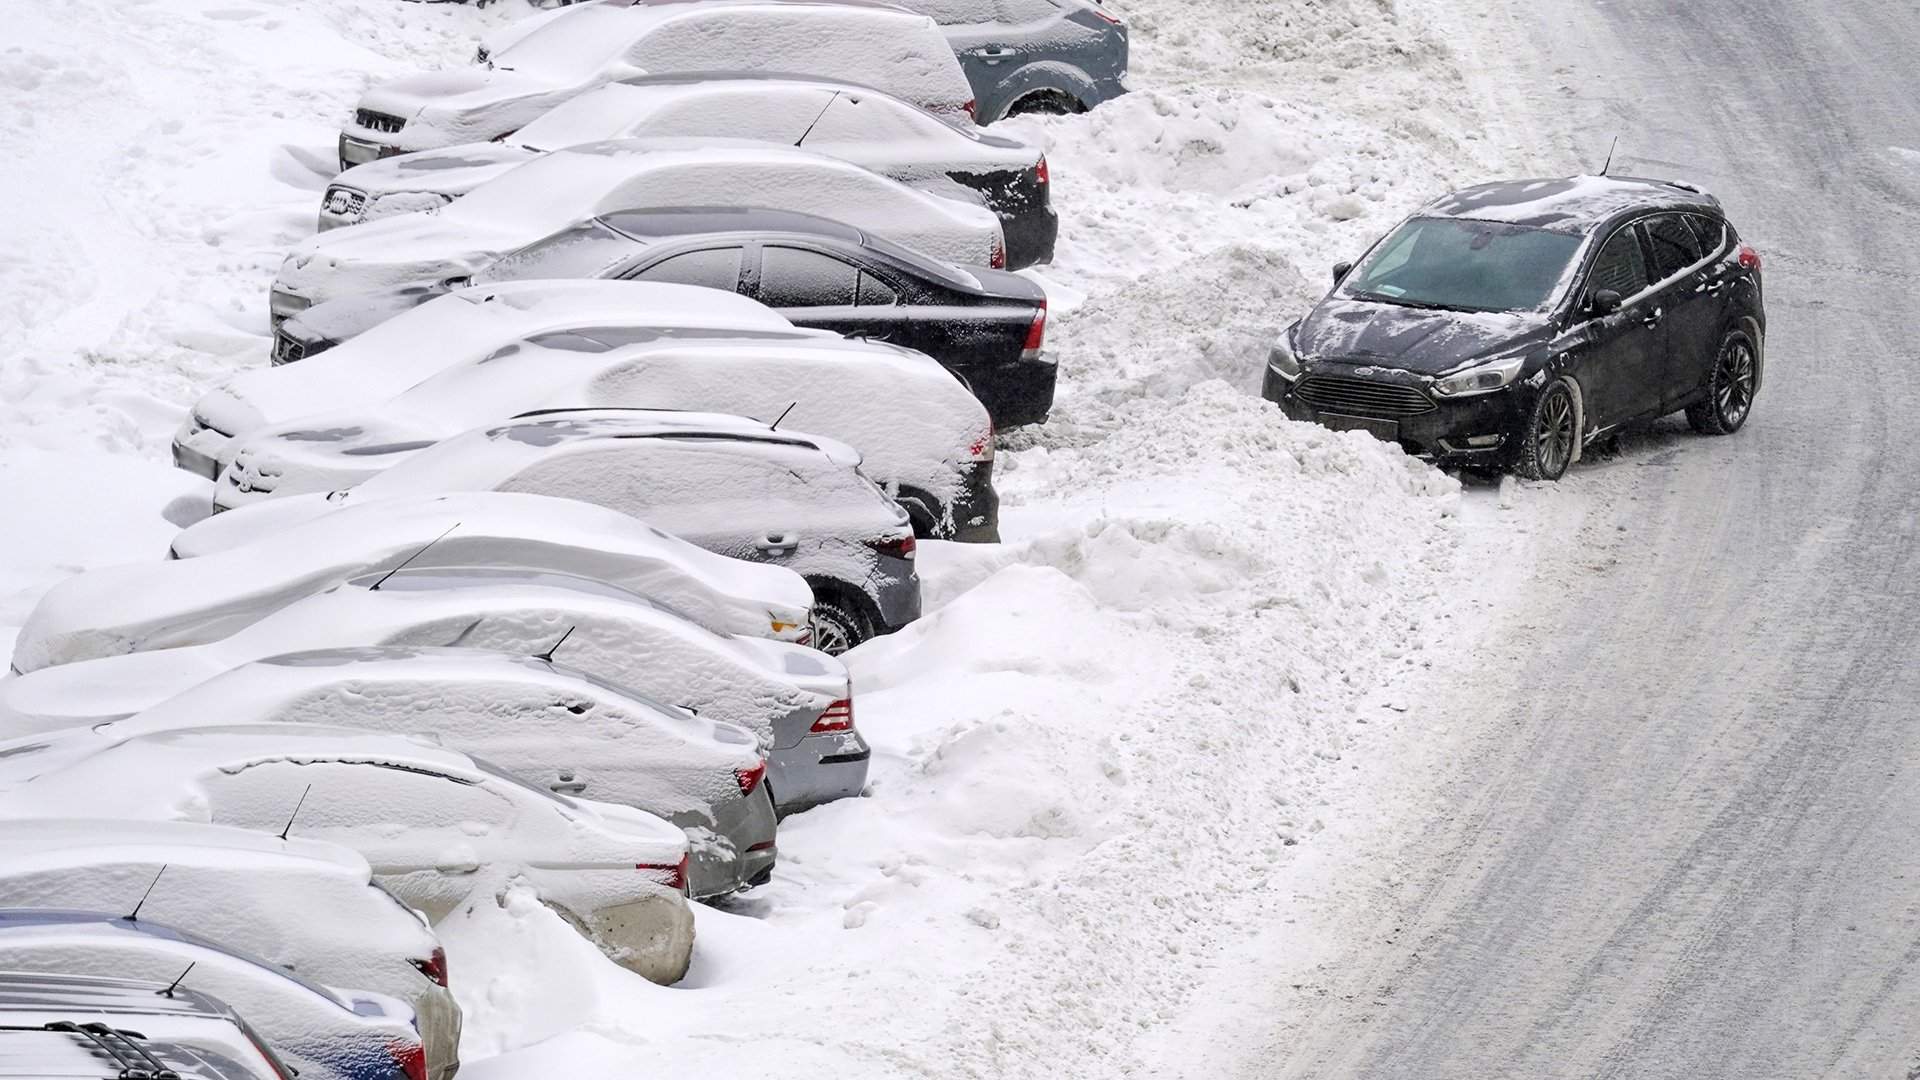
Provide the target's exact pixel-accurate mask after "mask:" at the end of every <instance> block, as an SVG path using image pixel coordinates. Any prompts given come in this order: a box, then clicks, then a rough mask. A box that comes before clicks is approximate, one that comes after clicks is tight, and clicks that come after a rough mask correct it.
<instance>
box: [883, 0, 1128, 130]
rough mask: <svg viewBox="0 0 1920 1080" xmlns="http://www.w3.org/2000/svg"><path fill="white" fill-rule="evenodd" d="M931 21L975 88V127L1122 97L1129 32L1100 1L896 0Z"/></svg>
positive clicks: (1070, 110)
mask: <svg viewBox="0 0 1920 1080" xmlns="http://www.w3.org/2000/svg"><path fill="white" fill-rule="evenodd" d="M898 3H899V6H901V7H903V8H906V9H907V10H908V11H917V12H920V13H921V14H923V15H929V16H931V17H932V18H933V19H934V21H936V22H938V23H939V24H940V29H941V30H942V31H943V32H944V33H945V34H946V35H947V41H948V42H949V43H950V44H952V46H953V51H954V52H955V53H956V54H958V55H959V57H960V66H961V67H962V68H964V69H965V70H966V73H967V81H968V82H969V83H971V84H972V85H973V96H974V98H975V100H976V102H977V104H976V106H975V109H974V111H975V113H976V114H977V115H978V117H979V119H980V122H981V123H983V124H985V123H990V122H992V121H995V120H999V119H1002V118H1003V117H1008V116H1017V115H1020V114H1021V113H1078V112H1086V111H1087V110H1088V109H1091V108H1093V107H1094V106H1095V105H1098V104H1100V103H1101V102H1103V101H1106V100H1107V99H1109V98H1113V97H1118V96H1119V95H1121V94H1124V93H1126V92H1127V83H1126V79H1127V24H1126V23H1125V22H1123V21H1122V20H1121V19H1120V17H1119V16H1117V15H1115V14H1113V13H1112V12H1110V11H1108V10H1106V9H1105V8H1103V7H1101V6H1100V4H1099V2H1098V0H898Z"/></svg>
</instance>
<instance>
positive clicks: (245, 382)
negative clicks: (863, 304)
mask: <svg viewBox="0 0 1920 1080" xmlns="http://www.w3.org/2000/svg"><path fill="white" fill-rule="evenodd" d="M438 292H444V290H436V294H434V296H420V298H415V300H413V304H407V307H405V315H403V317H401V313H397V311H396V315H394V317H392V319H386V321H382V323H380V327H378V329H376V331H374V329H369V327H359V329H369V332H367V334H361V336H359V338H357V340H355V344H353V348H348V350H338V352H334V350H326V352H328V356H326V359H324V361H321V359H319V357H311V359H305V357H303V356H301V352H300V350H294V348H288V346H286V340H288V338H278V336H276V338H275V342H276V344H275V356H273V367H265V369H255V371H244V373H240V375H236V377H232V379H228V380H227V382H221V384H219V386H215V388H213V390H209V392H205V394H202V398H200V400H198V402H194V407H192V411H190V413H188V417H186V421H184V423H182V425H180V430H179V432H175V436H173V463H175V465H179V467H182V469H186V471H190V473H198V475H202V477H205V479H209V480H211V479H215V477H219V471H221V469H223V467H225V465H227V461H230V459H232V440H234V436H240V434H246V432H250V430H253V429H257V427H261V425H269V423H276V421H288V419H294V417H300V415H305V413H313V411H319V409H330V407H340V405H351V404H355V402H365V400H374V398H382V396H392V394H399V392H401V390H405V388H407V386H413V384H415V382H419V380H422V379H426V377H430V375H436V373H438V371H444V369H445V367H449V365H453V363H459V361H465V359H480V357H486V356H492V354H493V352H497V350H501V348H505V346H509V344H513V342H516V340H520V338H524V336H528V334H540V332H551V331H566V329H574V327H659V329H662V331H668V329H672V331H685V332H714V331H764V332H778V331H785V329H791V323H787V319H785V317H781V315H778V313H774V311H772V309H770V307H766V306H762V304H758V302H755V300H749V298H745V296H737V294H732V292H722V290H714V288H701V286H697V284H676V282H653V281H618V282H614V281H524V275H522V279H520V281H499V282H484V284H474V286H470V288H465V290H461V294H459V298H440V296H438ZM336 340H340V338H336ZM296 359H305V361H303V363H292V361H296Z"/></svg>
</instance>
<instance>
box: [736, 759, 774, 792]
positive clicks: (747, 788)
mask: <svg viewBox="0 0 1920 1080" xmlns="http://www.w3.org/2000/svg"><path fill="white" fill-rule="evenodd" d="M766 776H767V763H766V760H765V759H762V760H760V761H757V762H755V763H754V765H753V767H752V768H750V769H735V770H733V778H734V779H735V780H738V781H740V794H742V795H751V794H753V789H754V788H757V787H759V786H760V781H762V780H764V779H766Z"/></svg>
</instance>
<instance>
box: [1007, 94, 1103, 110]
mask: <svg viewBox="0 0 1920 1080" xmlns="http://www.w3.org/2000/svg"><path fill="white" fill-rule="evenodd" d="M1086 111H1087V107H1086V106H1085V105H1082V104H1080V99H1078V98H1076V97H1074V96H1073V95H1072V94H1069V93H1066V92H1064V91H1061V90H1035V91H1034V92H1033V93H1031V94H1027V95H1026V96H1024V97H1022V98H1020V99H1019V100H1018V101H1015V102H1014V103H1013V106H1012V107H1011V108H1009V109H1008V110H1007V115H1008V116H1027V115H1031V114H1034V113H1038V114H1040V115H1042V116H1068V115H1071V114H1073V113H1083V112H1086Z"/></svg>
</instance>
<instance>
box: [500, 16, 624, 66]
mask: <svg viewBox="0 0 1920 1080" xmlns="http://www.w3.org/2000/svg"><path fill="white" fill-rule="evenodd" d="M632 40H633V29H632V17H631V16H630V15H628V14H627V13H626V12H624V11H621V10H619V9H618V8H609V7H603V6H599V5H592V6H590V5H585V4H583V5H581V6H579V7H578V8H575V9H573V10H570V11H568V12H567V13H566V14H565V15H562V16H560V17H558V18H554V19H552V20H551V21H549V22H547V23H546V24H544V25H542V26H541V27H540V28H539V29H537V30H535V31H533V32H532V33H530V34H528V35H527V36H526V37H523V38H521V39H520V40H519V41H516V42H514V43H513V44H511V45H509V46H507V47H506V48H504V49H501V50H500V51H499V52H498V53H495V54H494V56H493V58H492V61H491V66H492V67H495V68H498V69H499V70H501V71H518V72H523V73H525V74H528V75H535V76H539V77H542V78H547V79H553V80H556V81H559V82H577V81H579V80H581V79H586V78H589V77H591V76H592V75H594V74H595V73H596V72H598V71H599V70H600V69H601V68H602V67H604V66H606V65H607V64H608V63H609V62H611V61H612V60H613V59H614V58H615V57H617V56H619V55H620V53H621V51H622V50H623V49H625V48H626V47H627V45H628V44H630V43H631V42H632Z"/></svg>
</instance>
